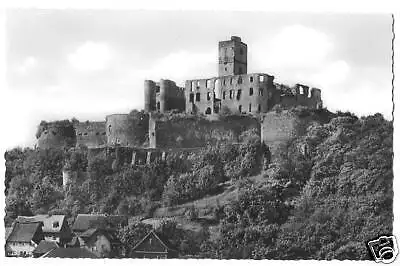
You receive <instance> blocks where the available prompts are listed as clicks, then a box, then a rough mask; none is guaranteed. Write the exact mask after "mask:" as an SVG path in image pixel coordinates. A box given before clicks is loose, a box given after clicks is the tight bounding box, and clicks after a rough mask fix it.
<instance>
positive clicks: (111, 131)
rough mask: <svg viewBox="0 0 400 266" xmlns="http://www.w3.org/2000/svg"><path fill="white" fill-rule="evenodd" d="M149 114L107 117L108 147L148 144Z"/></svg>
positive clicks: (138, 113) (139, 113)
mask: <svg viewBox="0 0 400 266" xmlns="http://www.w3.org/2000/svg"><path fill="white" fill-rule="evenodd" d="M148 119H149V116H148V114H145V113H141V112H137V113H134V114H133V113H131V114H113V115H108V116H107V117H106V136H107V144H108V145H120V146H131V147H136V146H143V145H146V144H147V142H148V126H149V120H148Z"/></svg>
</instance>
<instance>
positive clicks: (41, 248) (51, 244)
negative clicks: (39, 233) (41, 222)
mask: <svg viewBox="0 0 400 266" xmlns="http://www.w3.org/2000/svg"><path fill="white" fill-rule="evenodd" d="M55 248H58V245H57V243H56V242H55V241H48V240H42V241H40V243H39V245H38V246H37V247H36V248H35V249H34V250H33V253H37V254H44V253H46V252H49V251H50V250H53V249H55Z"/></svg>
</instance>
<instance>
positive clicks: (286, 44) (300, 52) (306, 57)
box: [254, 25, 334, 69]
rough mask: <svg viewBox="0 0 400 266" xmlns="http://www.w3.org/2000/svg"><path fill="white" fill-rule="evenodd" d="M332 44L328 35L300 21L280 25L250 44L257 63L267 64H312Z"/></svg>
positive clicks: (309, 66)
mask: <svg viewBox="0 0 400 266" xmlns="http://www.w3.org/2000/svg"><path fill="white" fill-rule="evenodd" d="M333 48H334V45H333V42H332V40H331V39H330V38H329V36H328V35H327V34H325V33H323V32H321V31H317V30H315V29H312V28H309V27H305V26H303V25H291V26H287V27H284V28H283V29H282V30H281V31H280V32H278V33H277V34H276V35H275V36H272V37H269V38H268V39H265V40H264V41H261V42H260V43H259V44H258V45H257V46H256V47H254V53H255V54H256V55H257V57H258V59H259V60H257V61H258V62H257V64H268V66H269V67H271V68H281V67H285V68H299V67H300V68H302V69H304V68H315V67H318V66H319V65H320V64H321V63H322V62H324V61H325V60H326V58H327V56H328V54H329V53H330V52H331V51H332V49H333Z"/></svg>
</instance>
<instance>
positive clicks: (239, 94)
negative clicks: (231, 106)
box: [236, 90, 242, 100]
mask: <svg viewBox="0 0 400 266" xmlns="http://www.w3.org/2000/svg"><path fill="white" fill-rule="evenodd" d="M241 95H242V90H238V91H237V94H236V100H240V96H241Z"/></svg>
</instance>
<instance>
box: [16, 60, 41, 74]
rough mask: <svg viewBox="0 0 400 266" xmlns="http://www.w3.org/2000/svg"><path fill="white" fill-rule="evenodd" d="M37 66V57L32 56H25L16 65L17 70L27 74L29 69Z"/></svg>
mask: <svg viewBox="0 0 400 266" xmlns="http://www.w3.org/2000/svg"><path fill="white" fill-rule="evenodd" d="M36 66H37V59H36V58H35V57H33V56H29V57H27V58H25V60H24V61H23V62H22V63H21V64H20V65H18V66H17V72H18V73H20V74H27V73H28V72H29V71H30V70H31V69H33V68H35V67H36Z"/></svg>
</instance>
